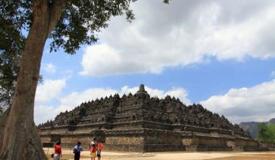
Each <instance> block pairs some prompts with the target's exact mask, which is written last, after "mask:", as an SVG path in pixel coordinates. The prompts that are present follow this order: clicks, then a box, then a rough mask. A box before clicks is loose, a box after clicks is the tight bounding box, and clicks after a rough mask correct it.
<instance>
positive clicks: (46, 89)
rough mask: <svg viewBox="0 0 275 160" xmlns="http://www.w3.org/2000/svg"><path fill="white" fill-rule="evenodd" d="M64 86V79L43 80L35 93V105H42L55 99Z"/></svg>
mask: <svg viewBox="0 0 275 160" xmlns="http://www.w3.org/2000/svg"><path fill="white" fill-rule="evenodd" d="M65 86H66V80H65V79H58V80H45V81H44V82H43V83H42V84H39V85H38V87H37V91H36V98H35V101H36V102H37V103H44V102H48V101H50V100H52V99H53V98H56V97H57V96H58V95H59V94H60V93H61V92H62V90H63V88H64V87H65Z"/></svg>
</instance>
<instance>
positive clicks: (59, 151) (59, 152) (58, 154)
mask: <svg viewBox="0 0 275 160" xmlns="http://www.w3.org/2000/svg"><path fill="white" fill-rule="evenodd" d="M61 156H62V148H61V142H60V141H58V142H57V143H56V144H55V145H54V155H53V160H60V159H61Z"/></svg>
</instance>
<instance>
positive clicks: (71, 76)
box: [35, 0, 275, 123]
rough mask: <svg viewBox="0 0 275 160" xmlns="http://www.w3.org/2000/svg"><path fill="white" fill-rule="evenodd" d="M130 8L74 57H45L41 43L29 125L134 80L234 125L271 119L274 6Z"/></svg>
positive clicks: (127, 88) (155, 4)
mask: <svg viewBox="0 0 275 160" xmlns="http://www.w3.org/2000/svg"><path fill="white" fill-rule="evenodd" d="M132 8H133V10H134V12H135V14H136V19H135V21H134V22H132V23H128V22H126V20H125V17H116V18H113V19H112V20H111V21H110V24H109V27H108V28H106V29H104V30H102V31H101V32H99V33H98V37H99V38H100V41H99V42H98V43H96V44H94V45H91V46H82V47H81V48H80V49H79V50H78V51H77V53H76V54H75V55H67V54H66V53H64V52H63V51H62V50H59V51H57V52H56V53H49V44H48V43H47V45H46V46H45V50H44V56H43V60H42V67H41V74H42V76H43V82H42V83H40V84H39V86H38V91H37V95H36V109H35V110H36V111H35V121H36V123H40V122H44V121H46V120H48V119H52V118H54V116H55V115H56V114H58V113H59V112H60V111H65V110H71V109H72V108H73V107H75V106H77V105H78V104H80V103H81V102H83V101H87V100H92V99H95V98H99V97H102V96H106V95H109V94H114V93H116V92H117V93H119V94H124V93H126V94H127V93H129V92H135V91H136V90H137V86H138V85H139V84H141V83H143V84H145V85H146V86H147V90H149V93H150V94H151V95H152V96H159V97H164V96H166V95H167V94H170V95H172V96H176V97H179V98H180V99H181V100H182V101H183V102H184V103H187V104H190V103H202V104H203V105H204V106H205V107H206V108H207V109H209V110H211V111H213V112H217V113H219V114H224V115H225V116H226V117H227V118H229V119H230V120H231V121H233V122H236V123H238V122H240V121H253V120H258V121H264V120H268V119H269V118H272V117H275V94H274V93H275V81H274V79H275V52H274V51H275V50H274V49H275V48H274V47H273V46H274V39H275V33H274V31H273V30H271V29H270V28H272V27H275V13H274V14H273V15H272V13H273V12H274V9H275V3H274V1H268V0H267V1H265V2H261V1H260V0H253V1H248V0H247V1H246V0H243V1H242V2H241V3H239V4H238V6H237V7H236V4H235V3H233V2H228V1H225V0H224V1H223V0H221V1H215V0H206V1H192V2H190V1H180V0H174V1H172V2H171V4H170V5H165V4H162V3H160V2H159V1H157V0H153V1H141V2H139V1H138V2H137V3H135V4H133V5H132ZM262 17H265V18H262ZM259 20H261V23H259ZM269 31H271V33H270V32H269ZM272 32H273V33H272ZM273 99H274V100H273ZM240 113H241V114H240Z"/></svg>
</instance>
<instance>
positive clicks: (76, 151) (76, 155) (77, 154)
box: [73, 141, 83, 160]
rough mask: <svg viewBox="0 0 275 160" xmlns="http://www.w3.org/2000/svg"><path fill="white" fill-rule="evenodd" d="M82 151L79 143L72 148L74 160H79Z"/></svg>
mask: <svg viewBox="0 0 275 160" xmlns="http://www.w3.org/2000/svg"><path fill="white" fill-rule="evenodd" d="M81 151H83V148H82V146H81V143H80V142H79V141H78V142H77V144H76V145H75V146H74V149H73V152H74V160H80V153H81Z"/></svg>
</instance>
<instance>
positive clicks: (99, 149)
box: [96, 141, 104, 160]
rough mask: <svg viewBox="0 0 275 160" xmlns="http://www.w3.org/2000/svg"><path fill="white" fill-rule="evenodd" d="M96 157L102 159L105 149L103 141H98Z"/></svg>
mask: <svg viewBox="0 0 275 160" xmlns="http://www.w3.org/2000/svg"><path fill="white" fill-rule="evenodd" d="M96 146H97V147H96V149H97V150H96V156H97V159H98V160H100V159H101V151H102V150H103V148H104V145H103V143H102V142H101V141H98V142H97V145H96Z"/></svg>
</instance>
